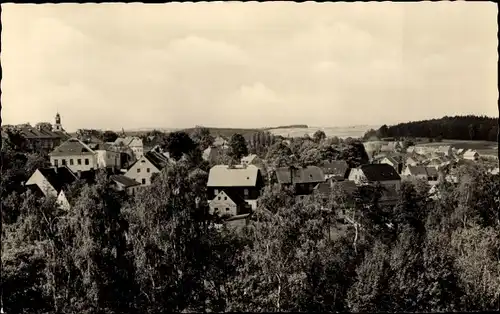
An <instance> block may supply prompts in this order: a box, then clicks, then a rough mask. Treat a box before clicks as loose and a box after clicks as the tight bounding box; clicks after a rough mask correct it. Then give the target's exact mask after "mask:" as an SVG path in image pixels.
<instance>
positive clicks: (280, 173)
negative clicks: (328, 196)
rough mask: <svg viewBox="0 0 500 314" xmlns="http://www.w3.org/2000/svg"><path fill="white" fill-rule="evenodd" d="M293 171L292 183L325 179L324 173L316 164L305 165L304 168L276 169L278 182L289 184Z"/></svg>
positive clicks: (316, 181) (314, 181) (315, 181)
mask: <svg viewBox="0 0 500 314" xmlns="http://www.w3.org/2000/svg"><path fill="white" fill-rule="evenodd" d="M291 173H293V183H294V184H296V183H320V182H324V181H325V174H324V172H323V170H321V168H319V167H316V166H307V167H305V168H292V169H290V168H289V167H282V168H278V169H276V176H277V178H278V182H279V183H280V184H290V183H292V181H291V176H290V174H291Z"/></svg>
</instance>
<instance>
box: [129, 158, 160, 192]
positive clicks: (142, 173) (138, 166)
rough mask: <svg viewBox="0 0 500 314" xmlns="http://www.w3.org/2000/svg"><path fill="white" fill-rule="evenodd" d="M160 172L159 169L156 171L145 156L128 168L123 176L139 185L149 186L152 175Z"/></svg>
mask: <svg viewBox="0 0 500 314" xmlns="http://www.w3.org/2000/svg"><path fill="white" fill-rule="evenodd" d="M148 169H149V171H148ZM160 171H161V169H158V168H157V167H156V166H155V165H154V164H153V163H152V162H151V161H149V159H148V158H146V156H142V157H141V158H139V160H137V161H136V162H135V163H134V164H133V165H132V167H130V169H129V170H128V171H127V172H126V173H125V176H126V177H128V178H130V179H132V180H135V181H137V182H139V183H140V184H141V185H150V184H151V176H152V175H153V173H158V172H160Z"/></svg>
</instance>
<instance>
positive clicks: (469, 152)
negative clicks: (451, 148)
mask: <svg viewBox="0 0 500 314" xmlns="http://www.w3.org/2000/svg"><path fill="white" fill-rule="evenodd" d="M475 154H479V153H478V152H477V151H475V150H473V149H468V150H467V151H466V152H465V153H464V156H474V155H475Z"/></svg>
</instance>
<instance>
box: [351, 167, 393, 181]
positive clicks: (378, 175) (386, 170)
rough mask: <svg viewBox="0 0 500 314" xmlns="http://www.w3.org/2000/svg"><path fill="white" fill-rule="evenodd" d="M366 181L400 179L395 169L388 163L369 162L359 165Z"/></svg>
mask: <svg viewBox="0 0 500 314" xmlns="http://www.w3.org/2000/svg"><path fill="white" fill-rule="evenodd" d="M360 169H361V171H363V173H364V175H365V176H366V178H367V179H368V181H372V182H378V181H389V180H401V177H400V176H399V174H398V173H397V172H396V170H395V169H394V168H393V167H391V166H390V165H388V164H370V165H362V166H361V167H360Z"/></svg>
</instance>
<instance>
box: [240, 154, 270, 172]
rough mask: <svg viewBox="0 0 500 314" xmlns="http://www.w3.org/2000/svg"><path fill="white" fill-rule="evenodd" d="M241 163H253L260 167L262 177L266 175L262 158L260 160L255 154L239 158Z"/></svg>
mask: <svg viewBox="0 0 500 314" xmlns="http://www.w3.org/2000/svg"><path fill="white" fill-rule="evenodd" d="M241 164H242V165H247V166H249V165H254V166H256V167H257V168H259V169H260V172H261V174H262V176H263V177H267V167H266V165H265V163H264V160H262V159H261V158H260V157H259V156H257V155H256V154H250V155H248V156H245V157H243V158H241Z"/></svg>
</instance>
